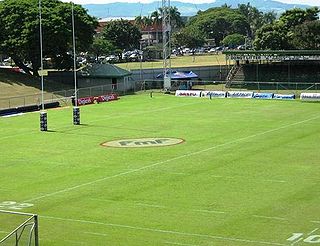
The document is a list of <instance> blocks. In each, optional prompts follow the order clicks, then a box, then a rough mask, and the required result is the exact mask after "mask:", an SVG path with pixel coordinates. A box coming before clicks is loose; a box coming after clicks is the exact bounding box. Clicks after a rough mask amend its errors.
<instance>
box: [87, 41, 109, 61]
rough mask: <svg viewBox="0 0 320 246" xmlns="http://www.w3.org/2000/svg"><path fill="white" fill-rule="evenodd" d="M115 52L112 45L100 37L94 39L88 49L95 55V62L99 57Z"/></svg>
mask: <svg viewBox="0 0 320 246" xmlns="http://www.w3.org/2000/svg"><path fill="white" fill-rule="evenodd" d="M114 50H115V47H114V45H113V44H112V43H111V42H110V41H109V40H106V39H103V38H102V37H95V38H94V40H93V43H92V45H91V47H90V51H91V52H92V53H93V54H94V55H95V57H96V60H98V57H99V56H101V55H109V54H111V53H112V51H114Z"/></svg>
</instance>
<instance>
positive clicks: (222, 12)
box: [186, 7, 250, 45]
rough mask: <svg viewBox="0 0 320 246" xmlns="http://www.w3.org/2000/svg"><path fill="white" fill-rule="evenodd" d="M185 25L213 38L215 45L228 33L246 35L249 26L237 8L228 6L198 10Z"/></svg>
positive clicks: (206, 36) (208, 37)
mask: <svg viewBox="0 0 320 246" xmlns="http://www.w3.org/2000/svg"><path fill="white" fill-rule="evenodd" d="M186 26H187V27H189V26H193V27H194V29H198V30H199V31H200V32H201V33H202V34H203V35H204V36H205V38H207V39H214V40H215V43H216V44H217V45H219V44H220V42H221V41H222V40H223V39H224V38H225V37H226V36H228V35H230V34H233V33H239V34H242V35H245V36H246V35H247V33H248V32H250V26H249V23H248V22H247V20H246V18H245V16H244V15H243V14H242V13H240V12H239V11H238V10H237V9H231V8H229V7H219V8H210V9H208V10H206V11H199V12H198V14H197V15H196V16H194V17H192V18H191V20H190V21H189V22H188V23H187V25H186Z"/></svg>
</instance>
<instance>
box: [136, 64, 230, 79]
mask: <svg viewBox="0 0 320 246" xmlns="http://www.w3.org/2000/svg"><path fill="white" fill-rule="evenodd" d="M172 70H177V71H193V72H194V73H196V74H197V75H198V76H199V78H200V79H201V80H203V81H224V80H225V79H226V77H227V75H228V66H225V65H224V66H208V67H183V68H172ZM220 71H221V73H220ZM131 72H132V75H131V78H132V80H133V81H135V82H136V81H141V78H142V80H143V81H144V80H155V79H156V77H157V75H158V74H161V73H162V72H163V70H162V69H161V68H157V69H142V70H141V71H140V69H136V70H131Z"/></svg>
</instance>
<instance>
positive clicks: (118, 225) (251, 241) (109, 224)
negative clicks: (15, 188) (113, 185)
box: [40, 216, 287, 246]
mask: <svg viewBox="0 0 320 246" xmlns="http://www.w3.org/2000/svg"><path fill="white" fill-rule="evenodd" d="M40 218H42V219H51V220H60V221H68V222H76V223H84V224H92V225H101V226H108V227H117V228H124V229H130V230H139V231H148V232H155V233H163V234H171V235H180V236H189V237H199V238H209V239H215V240H222V241H231V242H243V243H252V244H255V245H257V244H261V245H278V246H287V244H282V243H275V242H266V241H257V240H248V239H241V238H232V237H222V236H214V235H207V234H199V233H188V232H180V231H171V230H161V229H155V228H148V227H140V226H130V225H122V224H112V223H103V222H98V221H91V220H79V219H70V218H60V217H53V216H40Z"/></svg>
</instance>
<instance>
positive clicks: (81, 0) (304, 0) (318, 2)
mask: <svg viewBox="0 0 320 246" xmlns="http://www.w3.org/2000/svg"><path fill="white" fill-rule="evenodd" d="M62 1H63V2H70V0H62ZM71 1H72V2H74V3H77V4H89V3H95V4H102V3H113V2H130V3H137V2H141V3H150V2H155V1H156V0H71ZM171 1H174V0H171ZM177 1H180V2H190V3H195V2H196V3H211V2H214V0H196V1H195V0H177ZM261 1H262V0H261ZM277 1H278V2H283V3H292V4H295V3H296V4H310V5H314V6H320V0H277Z"/></svg>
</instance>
